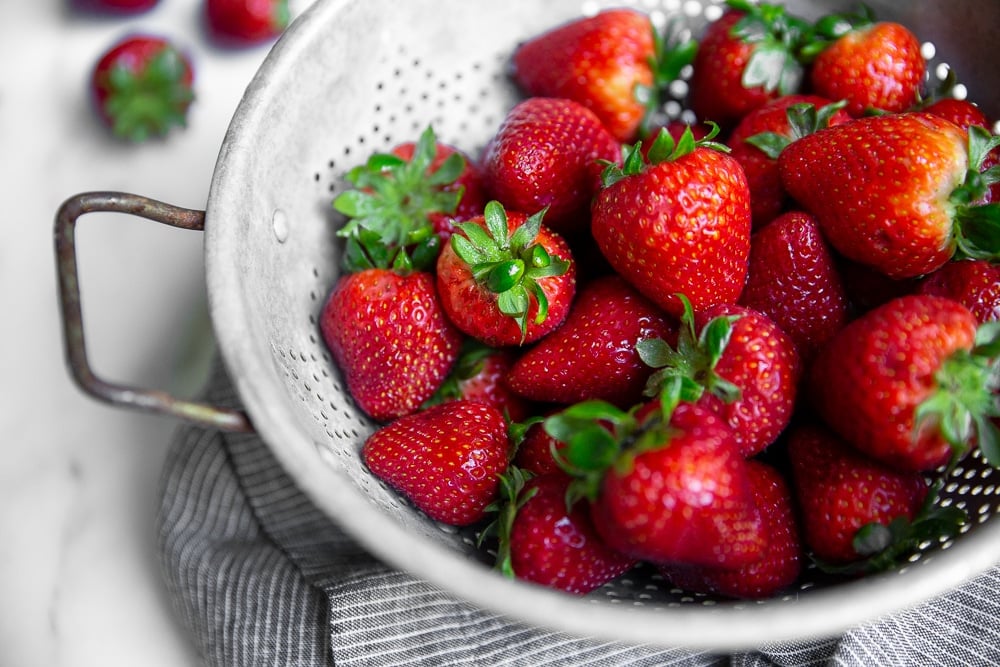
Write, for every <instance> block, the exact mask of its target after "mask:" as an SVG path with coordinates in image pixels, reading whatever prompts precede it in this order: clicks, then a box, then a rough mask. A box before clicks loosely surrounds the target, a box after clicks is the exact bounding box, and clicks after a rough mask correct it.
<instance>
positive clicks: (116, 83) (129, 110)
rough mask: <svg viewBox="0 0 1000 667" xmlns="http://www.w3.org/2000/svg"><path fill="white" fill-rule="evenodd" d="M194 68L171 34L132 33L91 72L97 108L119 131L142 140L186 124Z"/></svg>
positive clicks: (192, 99)
mask: <svg viewBox="0 0 1000 667" xmlns="http://www.w3.org/2000/svg"><path fill="white" fill-rule="evenodd" d="M193 79H194V70H193V68H192V65H191V61H190V60H189V58H188V57H187V56H186V55H185V54H183V53H182V52H181V51H180V50H179V49H178V48H177V47H176V46H175V45H174V44H173V43H172V42H171V41H170V40H168V39H166V38H163V37H157V36H154V35H130V36H128V37H125V38H123V39H121V40H119V41H117V42H115V44H114V45H113V46H112V47H111V48H110V49H108V50H107V51H105V52H104V54H103V55H102V56H101V57H100V59H99V60H98V61H97V64H96V65H95V66H94V70H93V73H92V75H91V89H92V93H93V98H94V103H95V105H96V108H97V112H98V114H99V115H100V116H101V118H102V119H103V120H104V122H105V123H106V124H107V125H108V127H110V128H111V130H112V132H113V133H114V134H115V136H117V137H120V138H123V139H126V140H128V141H134V142H140V141H145V140H146V139H148V138H150V137H160V136H164V135H166V134H167V132H168V131H169V130H170V129H171V128H173V127H184V126H185V124H186V123H187V113H188V108H189V107H190V106H191V103H192V101H194V93H193V92H192V83H193Z"/></svg>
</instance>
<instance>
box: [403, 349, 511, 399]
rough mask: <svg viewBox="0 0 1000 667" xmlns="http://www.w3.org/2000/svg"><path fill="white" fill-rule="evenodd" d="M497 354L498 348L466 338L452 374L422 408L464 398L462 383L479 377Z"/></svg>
mask: <svg viewBox="0 0 1000 667" xmlns="http://www.w3.org/2000/svg"><path fill="white" fill-rule="evenodd" d="M494 352H496V348H494V347H490V346H489V345H486V344H484V343H482V342H481V341H478V340H476V339H475V338H466V339H465V340H463V341H462V347H461V349H460V350H459V352H458V360H457V361H456V362H455V366H454V367H453V368H452V371H451V373H449V374H448V377H447V378H445V380H444V382H443V383H441V386H440V387H438V389H437V391H435V392H434V394H433V395H432V396H431V397H430V398H428V399H427V400H426V401H425V402H424V404H423V406H421V407H422V408H429V407H431V406H434V405H437V404H439V403H446V402H448V401H453V400H456V399H459V398H461V397H462V389H461V383H462V382H464V381H466V380H471V379H472V378H474V377H476V376H477V375H479V373H480V372H482V370H483V365H484V364H485V363H486V359H487V357H489V356H490V355H491V354H493V353H494Z"/></svg>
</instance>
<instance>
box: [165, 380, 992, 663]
mask: <svg viewBox="0 0 1000 667" xmlns="http://www.w3.org/2000/svg"><path fill="white" fill-rule="evenodd" d="M209 397H210V398H211V400H212V401H213V402H216V403H223V404H228V405H236V403H237V401H236V398H235V397H234V396H233V395H232V390H231V387H230V385H229V383H228V382H227V381H226V379H225V377H224V376H223V375H222V374H221V373H217V374H216V377H215V379H214V380H213V382H212V386H211V387H210V390H209ZM161 491H162V493H161V506H160V512H159V517H158V524H157V528H158V532H159V543H160V547H161V554H162V565H163V571H164V576H165V578H166V581H167V585H168V589H169V591H170V593H171V595H172V596H173V598H174V602H175V605H176V608H177V610H178V613H179V614H180V616H181V618H182V620H183V621H184V623H185V624H186V626H187V627H188V628H189V629H190V632H191V633H192V635H193V637H194V639H195V641H196V643H197V645H198V646H199V647H200V649H201V651H202V653H203V655H204V658H205V663H206V664H207V665H217V666H219V667H234V666H243V665H267V666H269V667H274V666H278V665H289V666H291V665H295V666H312V665H365V666H370V665H371V666H382V665H386V666H388V665H415V664H417V665H490V666H492V665H498V666H500V665H509V666H515V665H524V666H531V667H535V666H542V665H551V666H555V665H559V666H563V665H565V666H573V667H577V666H585V665H594V666H598V665H600V666H605V665H657V666H677V667H681V666H685V667H686V666H714V665H729V664H732V665H743V666H747V667H749V666H764V665H768V666H770V665H920V666H924V665H956V666H958V665H961V666H975V665H983V666H986V665H1000V623H998V621H997V618H998V616H1000V595H998V592H1000V568H995V569H993V570H992V571H989V572H987V573H986V574H985V575H983V576H981V577H979V578H978V579H976V580H974V581H972V582H971V583H970V584H968V585H967V586H964V587H963V588H962V589H960V590H956V591H954V592H953V593H952V594H950V595H947V596H945V597H943V598H940V599H936V600H933V601H931V602H929V603H927V604H925V605H923V606H921V607H919V608H916V609H913V610H909V611H907V612H905V613H902V614H899V615H898V616H893V617H890V618H887V619H884V620H882V621H880V622H878V623H874V624H870V625H866V626H862V627H859V628H856V629H854V630H852V631H851V632H849V633H847V634H846V635H845V636H844V637H840V638H836V639H831V640H829V641H826V642H805V643H802V644H789V645H782V646H770V647H767V648H765V649H763V650H761V651H760V652H756V653H750V654H740V655H733V656H727V655H715V654H709V653H694V652H690V651H687V650H681V649H676V650H663V649H654V648H650V647H643V646H631V645H621V644H608V643H600V642H596V641H593V640H589V639H582V638H577V637H571V636H567V635H564V634H558V633H552V632H548V631H545V630H541V629H538V628H533V627H525V626H522V625H517V624H512V623H510V622H508V621H507V620H505V619H503V618H501V617H498V616H496V615H494V614H491V613H488V612H485V611H483V610H480V609H476V608H473V607H471V606H470V605H468V604H465V603H463V602H462V601H460V600H457V599H454V598H453V597H451V596H449V595H448V594H447V593H445V592H442V591H440V590H438V589H436V588H434V587H432V586H430V585H428V584H427V583H425V582H422V581H420V580H417V579H414V578H413V577H411V576H409V575H407V574H405V573H402V572H399V571H396V570H393V569H391V568H388V567H386V566H384V565H383V564H382V563H380V562H379V561H377V560H376V559H374V558H373V557H372V556H370V555H369V554H368V553H366V552H365V551H364V550H362V549H361V548H360V547H359V546H358V545H357V544H356V543H354V542H353V541H352V540H351V539H350V538H348V537H347V536H346V535H344V534H343V533H342V532H341V531H340V530H339V529H338V528H337V527H336V526H334V525H333V524H332V523H330V522H329V520H327V519H326V517H325V516H324V515H322V513H321V512H320V511H319V510H317V509H316V508H315V507H314V506H313V505H312V504H311V503H310V502H309V501H308V500H307V499H306V498H305V496H303V495H302V494H301V493H300V492H299V491H298V490H297V489H296V487H295V484H294V483H293V481H292V480H291V479H290V478H289V477H288V476H287V475H285V473H284V471H283V470H282V469H281V466H280V465H279V464H278V462H277V461H276V460H275V459H274V458H273V457H272V456H271V454H270V452H269V450H268V448H267V446H266V445H264V444H263V443H262V442H261V441H260V440H259V439H258V438H256V437H254V436H250V435H231V434H220V433H217V432H215V431H211V430H206V429H202V428H197V427H193V426H182V427H181V428H180V430H179V432H178V435H177V438H176V441H175V442H174V443H173V447H172V449H171V452H170V456H169V457H168V460H167V463H166V466H165V469H164V473H163V482H162V489H161Z"/></svg>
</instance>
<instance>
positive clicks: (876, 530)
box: [853, 522, 892, 556]
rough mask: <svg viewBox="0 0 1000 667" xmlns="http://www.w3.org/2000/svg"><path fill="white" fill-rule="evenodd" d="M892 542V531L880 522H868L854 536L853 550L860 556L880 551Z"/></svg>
mask: <svg viewBox="0 0 1000 667" xmlns="http://www.w3.org/2000/svg"><path fill="white" fill-rule="evenodd" d="M890 544H892V531H891V530H890V529H889V528H888V527H887V526H885V525H883V524H881V523H875V522H873V523H868V524H865V525H864V526H862V527H861V528H859V529H858V532H857V533H856V534H855V536H854V542H853V546H854V550H855V551H857V552H858V553H859V554H861V555H862V556H871V555H873V554H877V553H881V552H882V551H885V549H886V548H887V547H888V546H889V545H890Z"/></svg>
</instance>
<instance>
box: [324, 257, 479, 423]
mask: <svg viewBox="0 0 1000 667" xmlns="http://www.w3.org/2000/svg"><path fill="white" fill-rule="evenodd" d="M320 331H321V333H322V335H323V340H324V342H325V343H326V345H327V347H328V348H329V349H330V351H331V353H332V354H333V357H334V360H335V361H336V362H337V365H338V367H339V368H340V370H341V373H343V376H344V381H345V382H346V384H347V389H348V390H349V391H350V393H351V396H352V397H353V398H354V400H355V402H356V403H357V404H358V407H360V408H361V409H362V410H363V411H364V412H365V413H366V414H368V415H369V416H371V417H372V418H373V419H377V420H380V421H386V420H391V419H394V418H396V417H400V416H402V415H405V414H409V413H411V412H413V411H415V410H417V409H418V408H419V407H420V405H421V404H422V403H423V402H424V401H426V400H427V399H428V398H430V396H431V395H432V394H433V393H434V392H435V391H436V390H437V389H438V387H439V386H440V385H441V383H442V382H443V381H444V379H445V378H446V377H447V375H448V373H449V372H450V371H451V369H452V367H453V366H454V364H455V360H456V359H457V357H458V351H459V346H460V345H461V341H462V336H461V334H460V333H459V331H458V330H457V329H456V328H455V327H454V326H453V325H452V324H451V322H449V321H448V319H447V317H446V316H445V314H444V311H443V310H442V308H441V304H440V300H439V299H438V296H437V290H436V288H435V284H434V277H433V276H432V275H431V274H430V273H427V272H425V271H414V272H411V273H408V274H406V275H403V274H400V273H397V272H396V271H393V270H390V269H386V268H370V269H364V270H361V271H357V272H354V273H345V274H343V275H341V277H340V278H339V279H338V280H337V283H336V284H335V285H334V287H333V289H332V290H331V292H330V294H329V296H328V297H327V300H326V302H325V303H324V305H323V310H322V312H321V314H320Z"/></svg>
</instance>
